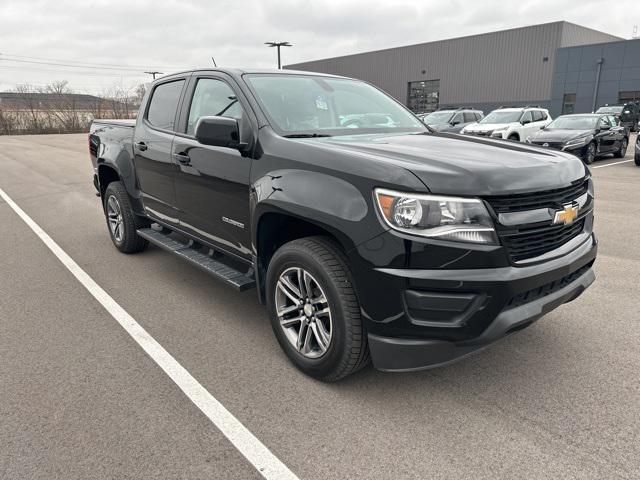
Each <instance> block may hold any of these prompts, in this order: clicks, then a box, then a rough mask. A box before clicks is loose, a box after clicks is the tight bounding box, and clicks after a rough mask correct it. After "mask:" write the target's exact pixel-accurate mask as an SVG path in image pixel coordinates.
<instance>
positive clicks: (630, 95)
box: [618, 92, 640, 104]
mask: <svg viewBox="0 0 640 480" xmlns="http://www.w3.org/2000/svg"><path fill="white" fill-rule="evenodd" d="M618 101H619V103H620V104H625V103H628V102H636V101H640V92H620V93H619V94H618Z"/></svg>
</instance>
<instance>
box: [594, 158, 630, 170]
mask: <svg viewBox="0 0 640 480" xmlns="http://www.w3.org/2000/svg"><path fill="white" fill-rule="evenodd" d="M629 162H633V159H631V160H621V161H619V162H613V163H607V164H606V165H598V166H597V167H591V168H592V169H593V168H605V167H613V166H614V165H620V164H621V163H629Z"/></svg>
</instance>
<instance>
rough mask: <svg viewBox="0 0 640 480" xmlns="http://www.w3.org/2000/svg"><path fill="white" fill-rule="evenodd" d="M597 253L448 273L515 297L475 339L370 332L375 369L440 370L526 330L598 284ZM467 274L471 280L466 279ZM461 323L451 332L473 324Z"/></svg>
mask: <svg viewBox="0 0 640 480" xmlns="http://www.w3.org/2000/svg"><path fill="white" fill-rule="evenodd" d="M596 252H597V244H596V242H595V239H593V240H592V241H589V242H585V244H583V245H582V246H581V247H580V248H578V249H576V250H575V251H574V252H572V253H571V254H569V255H567V256H566V257H562V258H560V259H557V260H556V261H552V262H548V264H541V265H536V266H531V267H507V268H500V269H493V270H480V271H475V272H472V271H469V270H467V271H464V272H454V271H449V272H447V273H448V274H451V275H456V276H457V277H458V278H459V281H460V282H463V283H468V282H473V283H476V282H480V283H476V285H480V284H482V285H483V287H485V288H487V287H491V286H497V287H498V288H499V289H500V290H503V291H504V290H511V291H512V292H513V293H512V294H511V295H514V294H515V296H512V297H511V300H510V301H508V302H506V303H504V305H503V307H502V308H501V309H500V310H499V311H498V312H497V314H496V315H495V317H494V318H493V320H491V321H490V322H489V323H488V325H487V326H486V328H484V329H483V330H482V331H481V332H480V333H479V334H478V335H477V336H474V337H473V338H462V339H460V340H455V339H443V338H417V337H413V338H406V337H405V338H402V337H387V336H384V334H381V332H370V333H369V334H368V340H369V348H370V350H371V357H372V360H373V364H374V366H375V367H376V368H377V369H379V370H383V371H395V372H401V371H412V370H422V369H426V368H433V367H437V366H440V365H443V364H447V363H450V362H453V361H455V360H458V359H460V358H462V357H464V356H466V355H469V354H471V353H473V352H475V351H478V350H481V349H483V348H485V347H487V346H488V345H490V344H491V343H493V342H495V341H497V340H500V339H501V338H504V337H506V336H508V335H510V334H511V333H515V332H516V331H518V330H521V329H523V328H526V327H528V326H529V325H531V324H532V323H534V322H535V321H536V320H538V319H539V318H540V317H542V316H543V315H545V314H547V313H549V312H550V311H552V310H553V309H555V308H557V307H559V306H560V305H562V304H563V303H567V302H570V301H572V300H574V299H576V298H577V297H578V296H580V295H581V294H582V292H584V290H586V289H587V288H588V287H589V285H591V284H592V283H593V282H594V280H595V274H594V272H593V270H592V268H591V266H592V264H593V261H594V259H595V257H596ZM467 275H468V276H469V278H466V277H467ZM463 277H465V278H463ZM489 290H491V288H489ZM516 292H519V293H516ZM429 301H430V305H433V299H432V298H430V299H429ZM492 303H494V300H492V298H491V294H489V295H487V296H486V301H485V302H484V304H483V305H482V306H478V305H473V304H472V303H470V304H469V305H470V307H469V308H473V309H474V310H476V308H477V310H476V314H480V313H482V310H485V311H486V310H491V304H492ZM472 313H473V312H472ZM459 318H460V319H462V321H461V322H460V325H459V326H458V325H453V324H450V328H451V327H453V329H454V330H455V329H457V328H456V327H458V328H460V329H465V328H466V325H465V324H466V323H468V321H470V320H468V319H465V318H464V316H463V317H459ZM468 318H472V317H468Z"/></svg>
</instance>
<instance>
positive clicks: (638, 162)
mask: <svg viewBox="0 0 640 480" xmlns="http://www.w3.org/2000/svg"><path fill="white" fill-rule="evenodd" d="M633 159H634V161H635V162H636V165H637V166H638V167H640V154H637V153H636V155H635V157H634V158H633Z"/></svg>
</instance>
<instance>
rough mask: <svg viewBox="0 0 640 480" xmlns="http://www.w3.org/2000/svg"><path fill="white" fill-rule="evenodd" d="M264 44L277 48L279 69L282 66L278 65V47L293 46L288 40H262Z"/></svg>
mask: <svg viewBox="0 0 640 480" xmlns="http://www.w3.org/2000/svg"><path fill="white" fill-rule="evenodd" d="M264 44H265V45H268V46H270V47H276V48H277V49H278V70H280V69H281V68H282V66H281V65H280V47H293V45H291V44H290V43H289V42H264Z"/></svg>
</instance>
